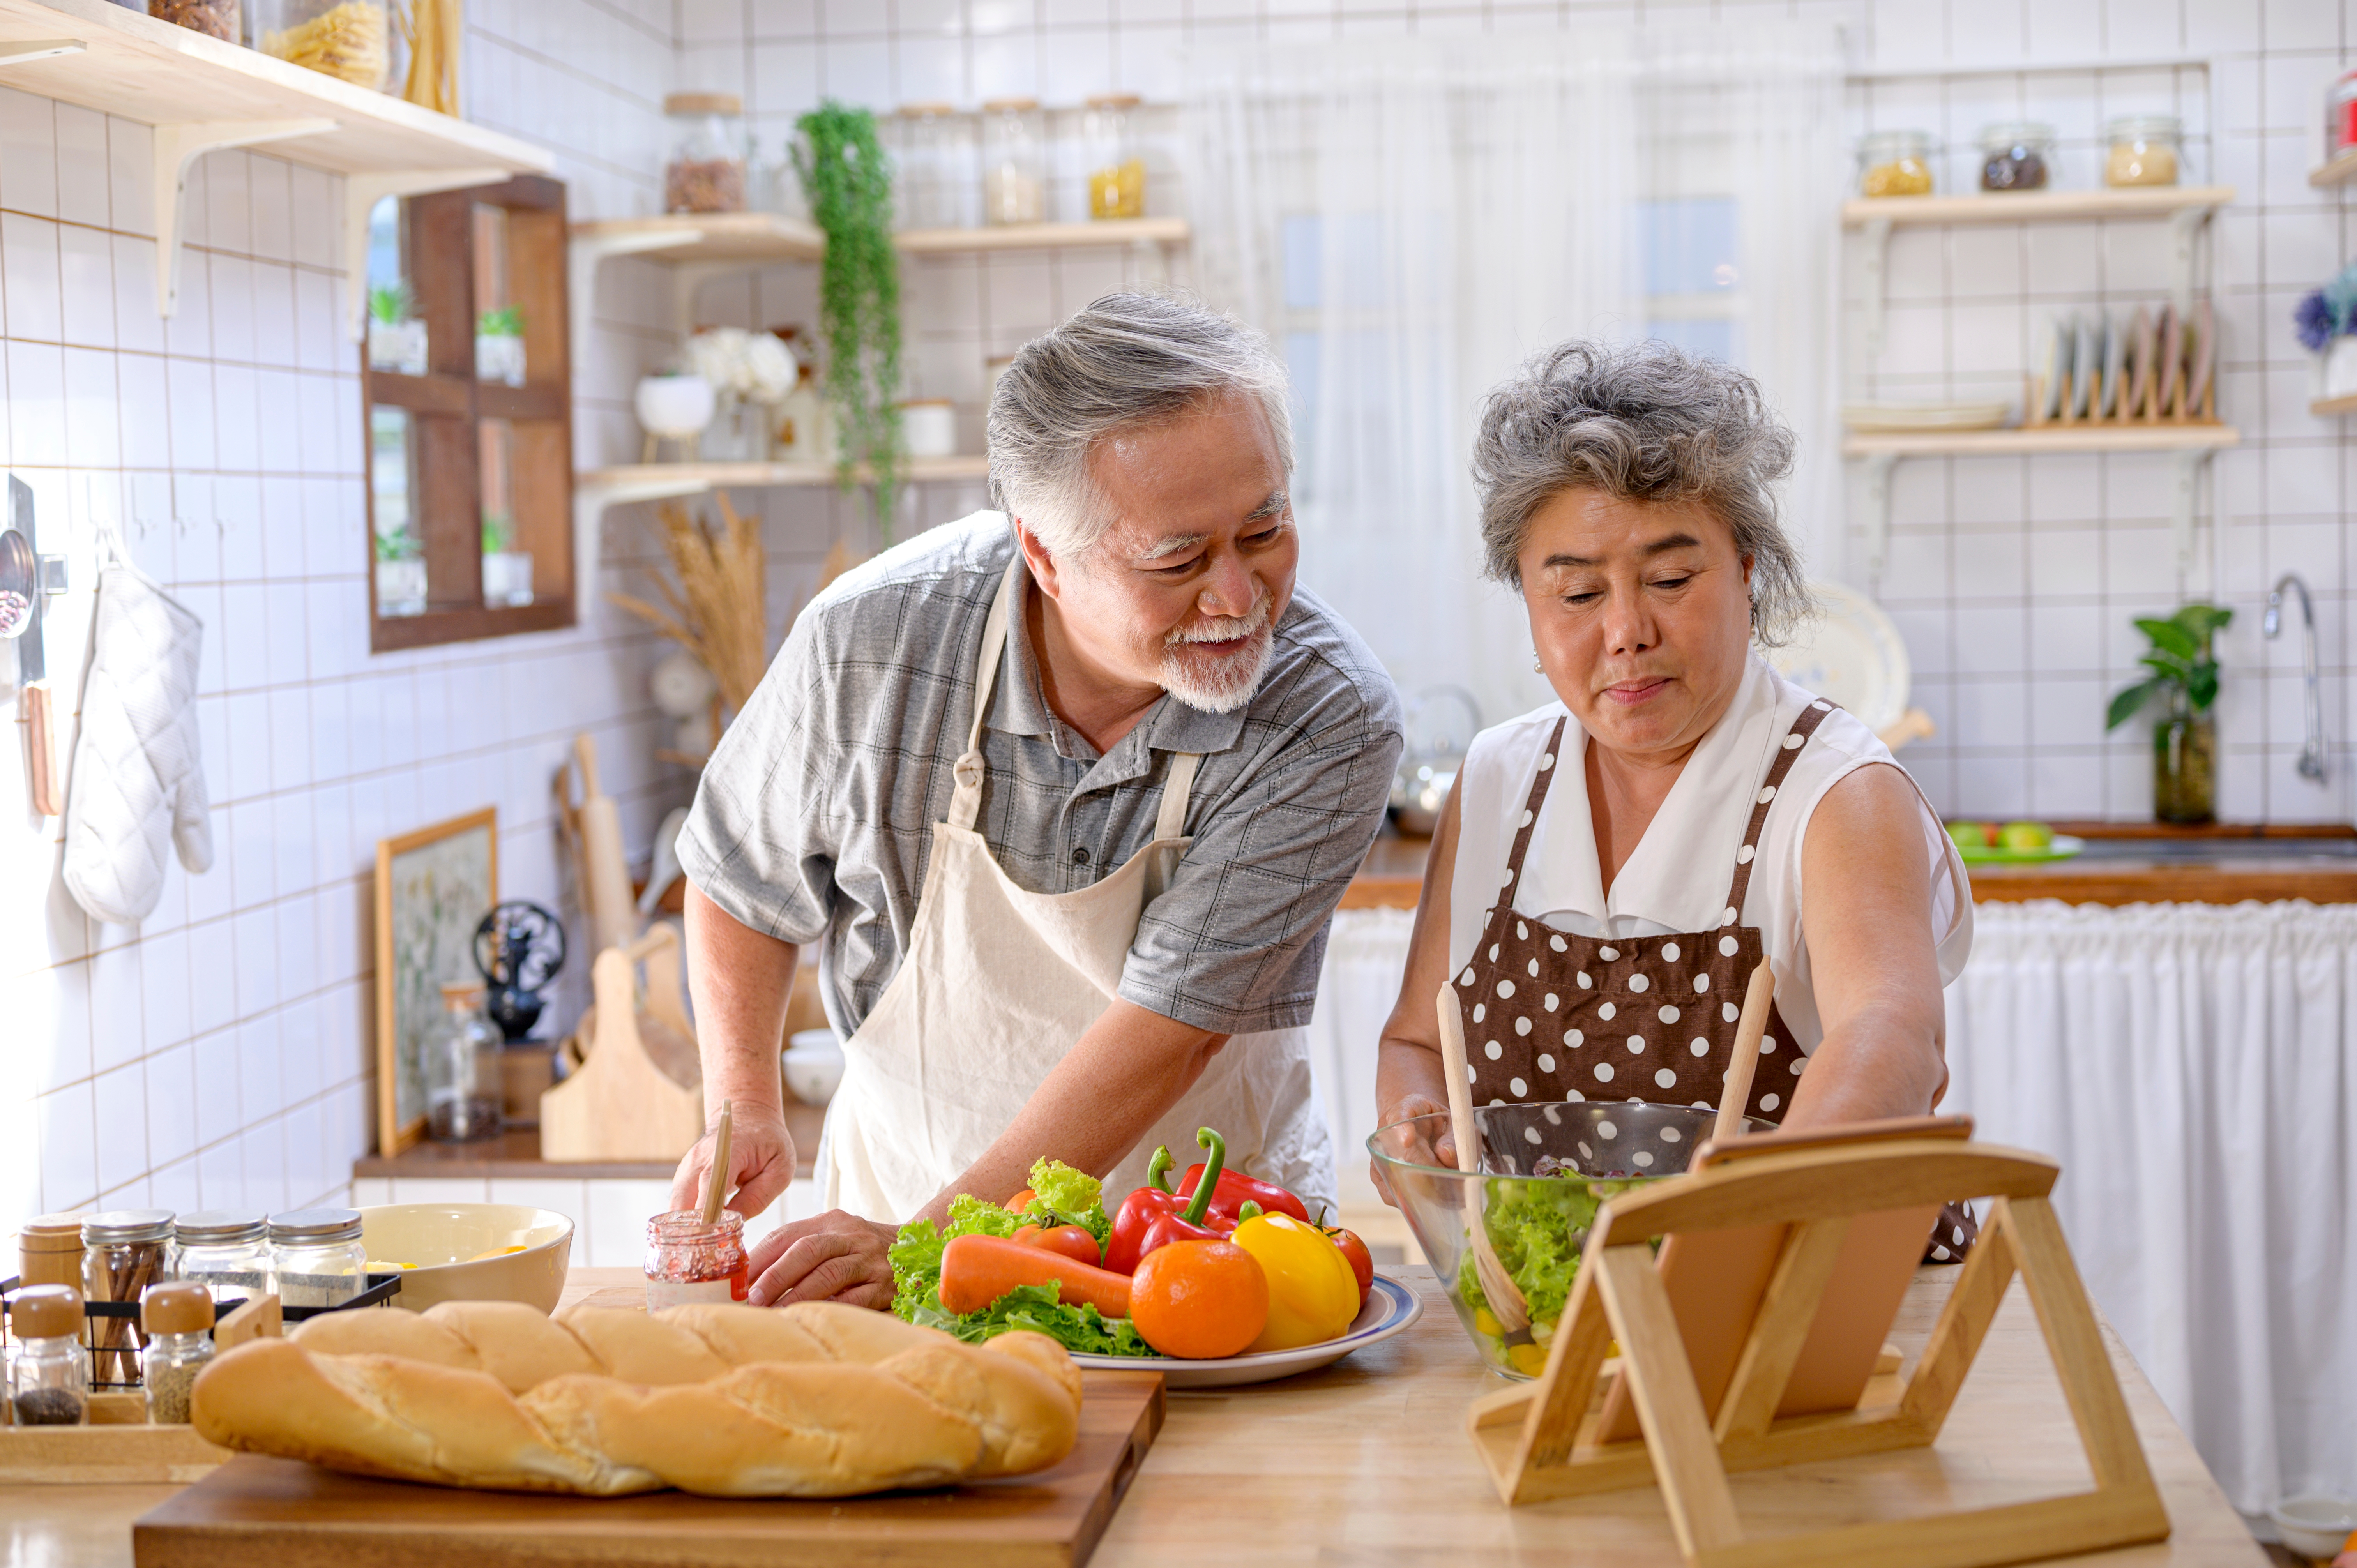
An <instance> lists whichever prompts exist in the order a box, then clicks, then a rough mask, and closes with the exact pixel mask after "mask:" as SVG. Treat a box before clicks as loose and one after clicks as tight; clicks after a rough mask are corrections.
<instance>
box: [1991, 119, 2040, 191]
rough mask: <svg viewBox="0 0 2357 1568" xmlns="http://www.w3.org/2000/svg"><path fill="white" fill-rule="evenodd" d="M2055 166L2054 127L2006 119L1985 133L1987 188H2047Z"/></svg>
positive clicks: (2030, 121)
mask: <svg viewBox="0 0 2357 1568" xmlns="http://www.w3.org/2000/svg"><path fill="white" fill-rule="evenodd" d="M2053 166H2054V127H2053V126H2051V125H2041V124H2039V123H2038V122H2037V121H2035V120H2014V121H2006V122H2002V123H2000V124H1995V125H1991V126H1990V127H1988V128H1987V129H1986V130H1985V131H1983V132H1982V133H1981V188H1982V189H1983V190H2043V189H2045V188H2046V181H2047V178H2048V177H2049V174H2050V170H2051V169H2052V168H2053Z"/></svg>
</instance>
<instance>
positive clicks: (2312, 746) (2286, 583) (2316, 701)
mask: <svg viewBox="0 0 2357 1568" xmlns="http://www.w3.org/2000/svg"><path fill="white" fill-rule="evenodd" d="M2286 588H2298V590H2299V618H2300V622H2301V626H2300V639H2299V640H2300V647H2299V661H2300V674H2301V680H2302V682H2303V683H2304V684H2305V686H2306V687H2307V696H2306V708H2307V720H2308V740H2307V742H2306V743H2305V744H2304V745H2302V746H2300V748H2299V776H2300V777H2301V778H2302V779H2312V780H2314V781H2315V782H2317V783H2319V784H2321V783H2323V782H2324V703H2323V700H2322V699H2321V698H2320V697H2319V696H2318V695H2317V690H2316V607H2315V605H2314V604H2312V603H2311V602H2310V601H2309V596H2308V585H2307V584H2306V583H2303V582H2301V581H2300V579H2299V574H2298V573H2297V572H2286V573H2285V574H2284V575H2283V577H2282V580H2281V581H2279V582H2277V583H2276V585H2275V591H2274V592H2273V593H2270V594H2269V595H2268V596H2267V617H2266V621H2265V622H2264V623H2263V629H2264V630H2265V631H2266V634H2267V636H2268V637H2269V638H2270V639H2272V638H2273V637H2274V636H2275V635H2276V633H2277V632H2279V631H2281V630H2283V596H2284V590H2285V589H2286Z"/></svg>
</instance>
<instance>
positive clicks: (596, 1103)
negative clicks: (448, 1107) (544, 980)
mask: <svg viewBox="0 0 2357 1568" xmlns="http://www.w3.org/2000/svg"><path fill="white" fill-rule="evenodd" d="M641 963H643V964H645V965H646V986H645V991H644V999H643V1002H642V1001H641V999H640V985H639V965H640V964H641ZM589 975H590V985H591V988H592V990H593V991H594V992H595V993H596V995H597V1005H596V1007H595V1009H594V1011H595V1012H596V1014H597V1017H596V1019H595V1020H594V1023H592V1022H589V1021H587V1018H586V1015H585V1024H584V1027H585V1028H592V1027H594V1029H595V1031H596V1038H595V1043H594V1044H593V1045H592V1046H591V1047H590V1048H589V1050H588V1052H587V1056H586V1057H585V1058H584V1059H583V1061H582V1063H581V1066H580V1068H579V1069H577V1070H576V1071H575V1072H574V1073H573V1074H572V1075H571V1076H570V1077H568V1078H566V1079H565V1081H564V1082H563V1083H560V1084H558V1085H557V1086H556V1087H555V1088H554V1089H552V1090H549V1091H548V1092H547V1093H545V1094H544V1095H542V1096H541V1097H540V1157H541V1158H542V1159H544V1160H548V1161H552V1162H570V1161H582V1160H676V1159H678V1158H679V1157H680V1155H683V1154H685V1153H687V1151H688V1150H690V1149H692V1148H694V1146H695V1143H696V1140H697V1139H699V1138H701V1137H703V1136H704V1134H705V1129H706V1127H707V1125H708V1123H707V1122H705V1112H704V1089H703V1080H702V1078H701V1075H700V1074H697V1075H694V1076H693V1077H692V1078H691V1079H690V1081H686V1082H683V1081H681V1079H680V1078H679V1077H678V1076H674V1072H670V1071H666V1070H665V1066H666V1061H665V1058H666V1057H668V1056H670V1055H671V1054H672V1050H671V1049H664V1050H662V1054H660V1055H659V1054H658V1048H657V1047H655V1046H653V1045H652V1044H651V1041H654V1040H663V1039H670V1040H674V1041H676V1042H677V1044H676V1046H675V1047H672V1049H676V1050H677V1051H678V1052H679V1053H680V1059H679V1060H678V1061H676V1062H672V1063H670V1064H669V1065H670V1066H671V1067H673V1069H685V1068H690V1067H694V1065H696V1064H695V1032H694V1029H692V1028H691V1027H690V1026H689V1025H688V1021H687V1013H686V1009H684V1008H683V1007H682V1006H681V1005H680V999H679V928H678V927H676V926H673V925H672V924H671V923H670V922H668V921H663V922H660V923H658V924H657V925H656V926H655V927H654V929H651V930H650V931H649V932H648V933H647V934H646V936H645V937H644V938H643V939H642V940H640V941H638V942H637V943H635V944H633V945H632V946H630V947H627V948H608V949H607V950H605V951H604V952H601V953H599V954H598V955H597V963H595V964H594V965H592V966H591V968H590V971H589Z"/></svg>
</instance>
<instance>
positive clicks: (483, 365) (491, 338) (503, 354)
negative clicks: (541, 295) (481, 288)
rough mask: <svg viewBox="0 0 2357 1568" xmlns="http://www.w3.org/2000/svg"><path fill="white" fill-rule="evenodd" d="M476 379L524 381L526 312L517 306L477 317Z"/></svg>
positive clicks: (511, 383)
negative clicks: (524, 323) (524, 327)
mask: <svg viewBox="0 0 2357 1568" xmlns="http://www.w3.org/2000/svg"><path fill="white" fill-rule="evenodd" d="M475 379H476V380H477V381H504V382H506V383H507V384H508V385H509V386H511V387H520V386H522V385H523V312H522V311H521V310H519V309H517V308H516V307H515V306H512V305H510V306H501V307H500V309H497V310H486V311H484V312H483V313H482V314H481V315H480V316H479V317H476V318H475Z"/></svg>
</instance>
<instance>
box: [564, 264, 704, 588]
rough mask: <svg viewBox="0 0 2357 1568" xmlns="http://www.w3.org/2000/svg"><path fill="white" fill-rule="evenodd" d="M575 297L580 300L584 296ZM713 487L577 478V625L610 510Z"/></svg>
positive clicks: (668, 478) (635, 478)
mask: <svg viewBox="0 0 2357 1568" xmlns="http://www.w3.org/2000/svg"><path fill="white" fill-rule="evenodd" d="M576 275H577V274H576ZM574 298H575V299H576V301H577V300H578V299H579V298H580V295H575V296H574ZM574 308H575V309H576V311H577V310H579V309H580V306H579V305H578V304H576V305H575V306H574ZM684 466H685V465H683V467H684ZM711 488H712V480H711V479H710V478H708V477H705V476H702V475H698V474H694V473H685V474H678V475H669V474H647V475H643V476H641V475H636V474H634V475H631V476H630V478H620V479H606V478H597V477H596V476H595V475H594V474H576V475H575V476H574V479H573V581H574V583H575V585H576V587H575V590H574V598H573V607H574V609H573V613H574V618H575V621H576V624H579V625H583V626H587V624H588V623H589V612H590V609H591V607H593V606H594V605H595V603H596V602H597V544H598V539H599V536H600V535H601V534H602V533H603V532H605V527H604V525H605V520H606V509H607V508H608V507H617V506H628V505H629V504H630V502H632V501H664V500H675V499H678V498H679V497H681V496H696V495H702V494H703V493H704V492H705V491H706V490H708V489H711Z"/></svg>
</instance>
